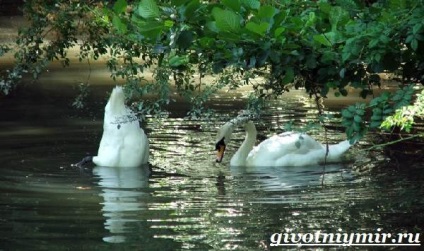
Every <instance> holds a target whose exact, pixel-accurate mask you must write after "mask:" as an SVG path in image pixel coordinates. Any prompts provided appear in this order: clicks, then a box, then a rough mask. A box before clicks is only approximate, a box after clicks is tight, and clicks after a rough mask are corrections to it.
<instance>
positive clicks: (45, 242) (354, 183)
mask: <svg viewBox="0 0 424 251" xmlns="http://www.w3.org/2000/svg"><path fill="white" fill-rule="evenodd" d="M106 89H107V90H109V89H108V88H105V90H106ZM102 93H105V92H102ZM104 96H105V97H107V95H106V93H105V95H104ZM58 100H60V99H59V98H57V99H56V98H54V96H53V98H49V99H46V98H44V96H42V93H40V99H39V100H37V102H29V101H28V100H19V99H9V100H1V101H0V109H1V111H2V120H1V122H0V126H1V129H2V130H0V131H1V132H0V142H1V143H0V159H1V160H2V165H1V167H0V193H1V196H0V250H127V249H128V250H181V249H195V250H229V249H237V250H266V249H267V248H268V244H269V237H270V235H271V234H272V233H274V232H281V231H284V229H286V228H290V229H292V231H293V232H303V233H304V232H307V231H314V230H322V231H326V232H336V231H342V230H343V231H346V232H349V231H363V232H364V231H367V232H374V231H375V229H376V228H382V229H384V230H385V231H394V232H395V231H407V232H408V231H409V232H414V231H420V227H421V226H422V225H424V224H423V223H424V221H423V216H422V208H423V206H424V202H423V200H422V199H421V198H422V197H423V189H422V185H421V184H422V178H423V175H422V173H423V172H422V171H420V170H417V171H416V172H415V173H414V174H408V173H406V172H403V171H402V170H393V171H391V172H387V173H385V174H383V175H380V176H371V175H358V174H356V173H355V172H354V171H352V168H351V164H350V163H345V164H338V165H328V166H326V167H325V175H324V186H321V181H322V178H323V172H322V171H323V167H322V166H311V167H296V168H293V167H292V168H290V167H284V168H282V167H280V168H278V167H272V168H251V169H245V168H240V167H229V166H228V164H229V158H227V159H226V161H227V162H225V161H224V163H222V164H216V163H215V162H214V159H215V158H214V157H215V152H214V140H215V134H216V130H217V128H218V127H219V126H220V125H221V124H222V123H223V122H224V121H226V119H227V118H228V115H229V116H233V115H234V114H235V113H236V112H237V111H235V110H234V109H233V107H242V105H241V103H240V102H239V100H235V101H234V100H233V99H231V98H228V97H225V96H224V97H223V98H220V99H217V100H216V101H219V102H218V103H219V104H220V106H221V111H220V113H219V114H218V115H217V121H189V120H186V119H182V118H181V116H176V115H174V114H171V115H173V117H172V116H171V117H170V118H168V119H166V120H164V121H163V123H161V124H155V123H153V121H151V120H148V121H146V122H145V123H144V128H145V129H146V130H145V131H146V132H147V134H148V137H149V141H150V145H151V166H150V168H151V169H152V170H151V171H150V168H149V167H147V166H145V167H142V168H132V169H114V168H103V167H94V168H93V169H85V170H79V169H75V168H72V167H70V163H75V161H78V160H80V159H81V157H83V156H84V155H86V154H92V153H95V152H94V151H96V150H97V147H98V142H99V140H100V137H101V128H102V123H101V117H102V112H101V111H102V110H101V109H103V108H102V107H103V103H102V102H98V103H95V105H93V106H92V107H90V109H91V110H89V111H88V112H87V113H86V114H78V115H75V114H73V112H72V110H68V109H67V108H66V107H65V106H63V105H61V104H62V103H63V102H65V103H66V104H68V103H69V102H66V101H61V102H62V103H61V102H59V101H58ZM287 100H289V102H287ZM96 102H97V101H96ZM34 104H35V105H34ZM312 106H313V103H312V102H311V101H309V100H307V99H305V98H304V96H303V95H301V94H300V93H299V92H293V93H290V94H289V96H287V97H286V99H284V101H283V100H281V101H275V103H273V105H271V106H270V107H269V108H268V109H267V110H266V111H264V116H263V117H262V121H259V122H258V123H257V125H258V126H257V128H258V131H259V134H260V136H261V137H262V138H267V137H269V136H271V135H273V134H274V133H278V132H281V131H282V130H281V128H280V127H281V126H282V125H283V124H284V123H286V122H287V121H288V120H290V119H293V118H294V119H296V121H297V123H300V124H301V123H304V121H306V120H308V119H312V118H314V116H315V114H313V113H310V114H309V113H308V111H310V110H309V109H308V108H309V107H312ZM175 109H176V110H178V111H179V112H181V110H184V109H185V108H184V107H176V108H175ZM179 114H180V113H179ZM332 128H336V127H332ZM268 129H269V130H268ZM312 135H313V136H314V137H315V138H316V139H317V140H318V141H323V140H324V138H323V136H322V134H320V132H315V133H313V134H312ZM329 136H330V137H329V138H330V141H331V142H338V141H340V140H343V139H344V138H343V134H342V133H341V131H337V130H336V129H333V130H330V131H329ZM243 138H244V132H243V130H242V129H237V130H236V131H235V132H234V137H233V140H232V141H231V142H230V144H229V146H228V151H229V152H228V154H229V155H232V154H233V153H234V152H235V150H236V149H237V147H238V146H239V145H240V144H241V142H242V141H243ZM331 142H330V143H331ZM362 144H367V142H366V140H365V141H364V143H362ZM360 147H361V146H356V147H354V148H353V149H352V150H351V152H350V155H352V156H353V160H354V159H355V157H356V155H358V154H361V155H363V152H359V151H358V148H360ZM340 229H341V230H340Z"/></svg>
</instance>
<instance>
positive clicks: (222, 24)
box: [212, 7, 241, 32]
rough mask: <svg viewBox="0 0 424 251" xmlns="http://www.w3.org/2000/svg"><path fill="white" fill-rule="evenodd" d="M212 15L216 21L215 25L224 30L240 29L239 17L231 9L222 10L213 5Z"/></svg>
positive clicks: (234, 30)
mask: <svg viewBox="0 0 424 251" xmlns="http://www.w3.org/2000/svg"><path fill="white" fill-rule="evenodd" d="M212 15H213V17H214V18H215V21H216V27H217V28H218V29H219V30H220V31H224V32H238V31H239V30H240V22H241V17H240V16H239V15H238V14H237V13H235V12H234V11H232V10H223V9H221V8H218V7H215V8H213V10H212Z"/></svg>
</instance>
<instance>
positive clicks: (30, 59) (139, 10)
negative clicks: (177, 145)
mask: <svg viewBox="0 0 424 251" xmlns="http://www.w3.org/2000/svg"><path fill="white" fill-rule="evenodd" d="M371 2H372V3H371ZM24 13H25V15H26V17H27V18H28V19H29V21H30V25H29V26H28V27H26V28H23V29H22V30H21V31H20V33H19V38H18V40H17V48H18V49H17V50H16V51H15V58H16V59H17V64H16V66H15V68H13V69H10V70H9V71H8V72H7V74H4V75H5V77H4V78H3V80H1V82H0V88H1V90H2V91H3V92H4V93H7V92H9V91H10V89H11V88H13V86H14V83H16V82H17V81H18V80H19V78H20V77H21V76H22V73H24V72H25V73H30V74H32V75H33V77H34V78H37V77H38V75H39V74H40V73H41V72H42V71H43V69H45V68H46V67H47V65H48V63H49V62H51V61H52V60H60V61H61V62H62V63H63V65H64V66H67V65H68V64H69V62H70V61H69V58H68V55H67V49H68V48H70V47H72V46H78V47H79V49H80V54H79V59H80V60H87V59H94V60H96V59H98V58H99V57H100V56H102V55H107V56H108V60H107V66H108V68H109V70H110V72H111V77H112V78H114V79H117V78H123V79H125V81H126V85H127V87H129V88H128V90H130V91H131V92H133V93H138V94H139V95H145V94H148V93H155V94H157V99H156V100H155V101H154V102H150V103H149V102H147V101H144V102H140V103H139V104H138V106H137V108H138V109H139V110H140V112H141V113H143V114H146V113H155V112H158V111H160V110H161V107H162V106H163V105H165V104H168V103H169V102H170V93H171V84H174V85H175V87H176V88H177V91H178V93H179V94H180V95H181V96H183V97H187V98H189V99H190V100H191V101H192V103H194V104H196V106H197V107H198V106H199V105H202V104H203V103H204V102H205V101H206V100H207V97H208V96H209V95H211V94H212V93H214V92H216V91H217V90H219V89H221V88H222V87H224V86H227V87H230V88H236V87H239V86H241V85H253V87H254V90H255V93H256V94H257V97H260V98H269V97H278V96H279V95H280V94H282V93H284V92H286V91H288V90H289V89H290V88H292V87H293V86H294V87H295V88H299V87H302V88H305V90H306V91H307V92H308V93H309V94H310V95H311V96H314V97H316V98H320V97H326V96H327V95H328V93H329V91H330V90H335V95H336V96H340V95H342V96H346V95H348V91H347V89H346V88H347V87H348V86H351V87H354V88H359V89H360V90H361V92H360V95H361V96H362V97H367V96H368V95H372V94H373V93H372V89H373V86H379V85H380V81H381V80H380V77H379V75H378V73H381V72H391V73H393V74H395V76H398V77H399V79H398V80H399V81H400V83H401V85H402V86H403V85H404V84H406V83H411V82H413V83H418V82H421V83H422V82H423V81H424V79H423V72H424V60H423V59H424V19H423V18H422V13H424V3H423V1H414V0H379V1H361V0H327V1H325V0H320V1H304V0H295V1H289V0H279V1H278V0H273V1H270V0H268V1H259V0H222V1H200V0H167V1H157V0H135V1H130V0H117V1H113V2H112V3H109V2H107V1H94V0H93V1H74V0H69V1H59V0H52V1H40V0H31V1H27V2H26V4H25V7H24ZM0 48H2V49H0V52H1V51H5V47H0ZM147 69H153V72H154V77H155V81H153V82H149V81H147V80H146V79H144V78H143V73H144V72H145V71H146V70H147ZM206 75H213V76H216V81H215V82H213V83H205V81H202V79H203V78H204V76H206ZM169 76H172V81H170V78H169ZM258 76H259V77H262V78H263V79H264V81H251V80H252V79H253V78H256V77H258ZM200 91H203V92H200ZM396 95H397V96H396ZM412 95H413V89H412V87H406V88H403V89H401V88H400V90H399V92H398V93H397V94H395V95H394V96H393V95H389V94H383V95H382V96H380V97H377V98H375V99H374V100H373V101H372V102H371V103H370V104H357V105H355V106H351V107H348V108H347V109H346V110H343V111H342V113H341V115H342V117H343V124H344V125H345V126H346V128H347V129H346V132H347V134H348V135H349V137H350V138H352V140H357V139H359V138H360V137H362V135H363V134H364V133H365V132H366V130H367V129H372V128H378V127H379V126H380V125H381V123H382V122H383V121H384V119H385V118H387V117H389V116H392V115H393V114H394V112H395V110H396V109H398V108H400V107H402V106H404V105H408V104H409V103H408V102H410V100H411V96H412ZM367 109H371V110H372V116H371V117H370V118H366V114H367V113H366V110H367ZM200 112H201V111H200Z"/></svg>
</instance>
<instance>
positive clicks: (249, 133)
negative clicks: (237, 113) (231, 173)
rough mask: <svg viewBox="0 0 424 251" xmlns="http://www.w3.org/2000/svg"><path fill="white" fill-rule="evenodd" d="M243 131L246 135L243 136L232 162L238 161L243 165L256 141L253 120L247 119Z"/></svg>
mask: <svg viewBox="0 0 424 251" xmlns="http://www.w3.org/2000/svg"><path fill="white" fill-rule="evenodd" d="M245 131H246V137H245V138H244V141H243V143H242V144H241V146H240V148H239V149H238V151H237V152H236V153H235V154H234V157H233V158H234V162H233V163H234V164H235V162H238V163H239V164H238V165H245V162H246V159H247V156H248V155H249V153H250V151H251V150H252V149H253V146H254V145H255V143H256V135H257V132H256V128H255V125H254V124H253V122H251V121H249V122H248V123H247V124H246V125H245ZM236 160H237V161H236Z"/></svg>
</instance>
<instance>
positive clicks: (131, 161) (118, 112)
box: [76, 86, 149, 167]
mask: <svg viewBox="0 0 424 251" xmlns="http://www.w3.org/2000/svg"><path fill="white" fill-rule="evenodd" d="M90 161H92V162H93V163H94V164H96V165H97V166H103V167H137V166H140V165H143V164H147V163H148V161H149V141H148V139H147V136H146V134H145V133H144V131H143V129H142V128H140V124H139V121H138V118H137V116H135V114H134V113H133V112H132V111H131V110H130V109H129V108H128V107H126V106H125V96H124V92H123V90H122V87H120V86H116V87H115V88H114V89H113V90H112V94H111V95H110V98H109V101H108V102H107V104H106V107H105V116H104V122H103V135H102V139H101V141H100V146H99V150H98V152H97V156H92V157H91V156H89V157H86V158H84V159H83V160H82V161H81V162H79V163H78V164H76V165H77V166H82V165H84V164H85V163H87V162H90Z"/></svg>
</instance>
